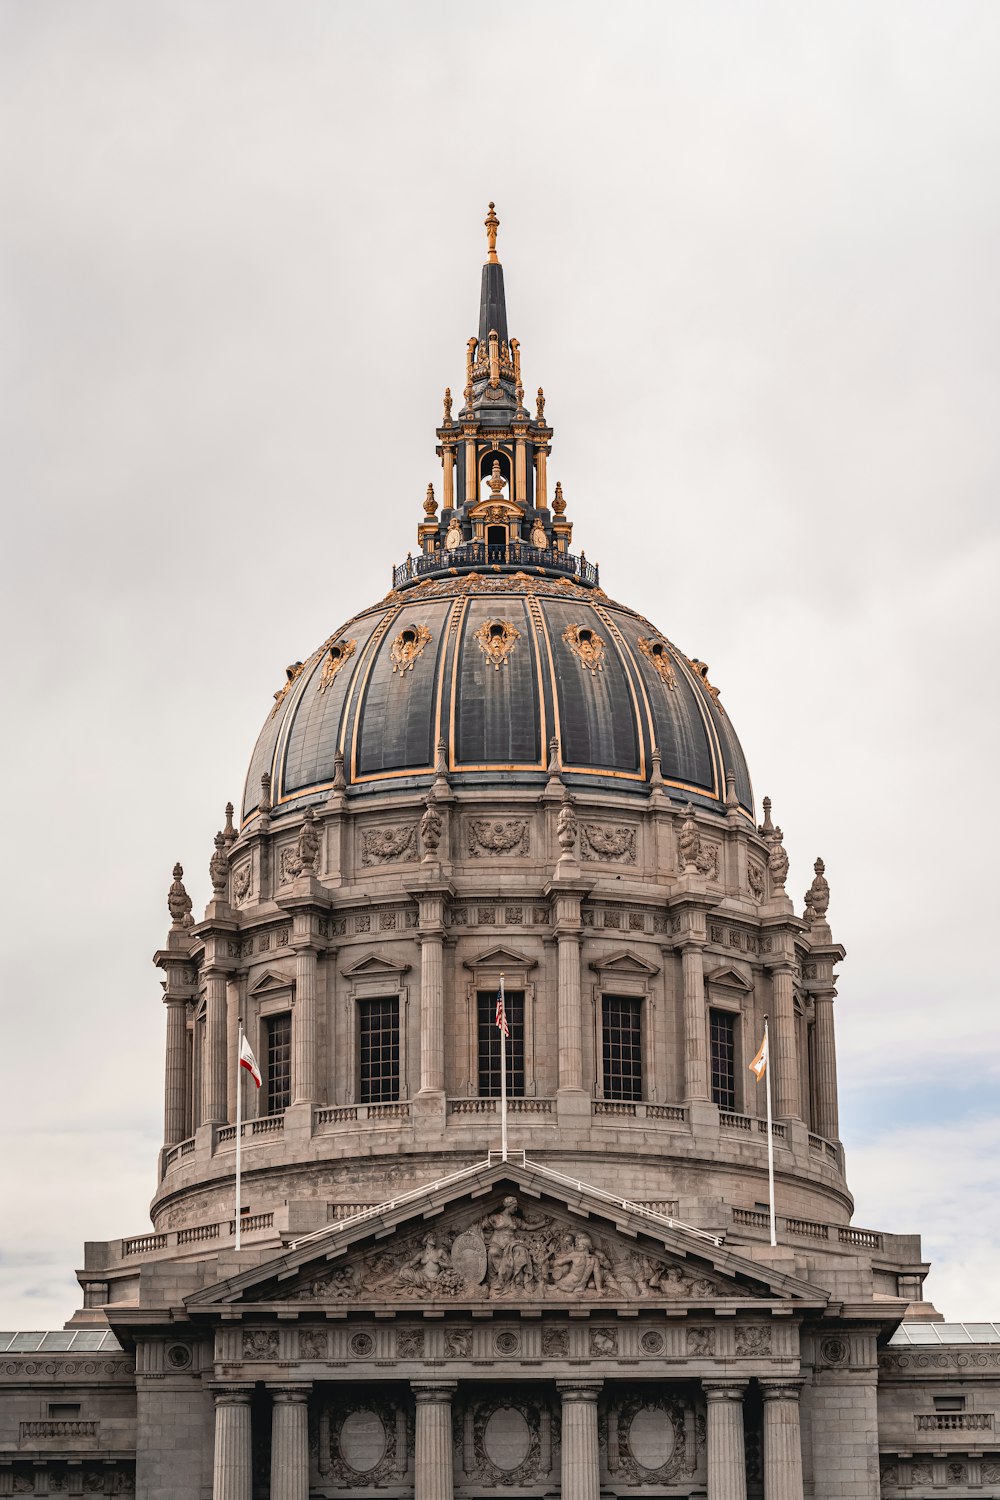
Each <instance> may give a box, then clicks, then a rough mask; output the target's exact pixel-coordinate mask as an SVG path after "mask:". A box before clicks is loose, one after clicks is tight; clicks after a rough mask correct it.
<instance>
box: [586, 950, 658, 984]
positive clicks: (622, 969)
mask: <svg viewBox="0 0 1000 1500" xmlns="http://www.w3.org/2000/svg"><path fill="white" fill-rule="evenodd" d="M590 967H591V968H592V969H594V970H595V971H596V972H597V973H598V974H609V973H610V974H641V975H642V976H643V977H645V978H650V977H652V975H653V974H659V972H660V966H659V964H651V963H647V961H646V960H645V959H644V958H640V957H639V955H638V953H633V952H632V950H631V949H630V948H621V949H619V951H618V952H617V953H609V954H608V955H607V957H606V958H595V959H594V960H593V961H592V963H591V965H590Z"/></svg>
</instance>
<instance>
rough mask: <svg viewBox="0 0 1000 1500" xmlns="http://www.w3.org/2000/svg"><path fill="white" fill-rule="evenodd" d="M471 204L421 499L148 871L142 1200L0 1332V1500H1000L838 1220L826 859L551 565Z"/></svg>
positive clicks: (603, 610) (897, 1304)
mask: <svg viewBox="0 0 1000 1500" xmlns="http://www.w3.org/2000/svg"><path fill="white" fill-rule="evenodd" d="M496 228H497V221H496V218H495V215H494V213H493V210H492V207H491V210H490V216H489V217H488V219H487V230H488V234H489V236H490V239H489V244H490V259H489V260H488V262H487V265H486V267H485V268H484V276H483V298H482V306H481V318H480V330H479V337H478V339H471V340H470V342H469V353H468V359H467V380H466V389H465V393H464V394H465V400H464V404H463V406H462V409H461V411H460V413H459V415H458V418H457V420H453V419H452V401H451V396H450V393H449V394H448V396H447V398H446V403H445V418H444V421H443V423H442V426H441V427H440V428H439V429H438V430H437V439H438V445H439V446H438V452H439V455H440V456H441V460H442V469H443V501H444V503H443V506H442V509H441V513H440V515H438V513H437V501H436V499H435V498H434V496H433V492H432V491H431V492H429V493H428V498H427V500H426V501H425V502H424V514H425V519H424V521H422V522H421V523H420V526H419V528H418V544H419V552H418V554H417V555H416V556H411V557H409V558H408V559H407V562H406V563H405V564H403V565H401V566H400V567H398V568H396V570H395V572H394V588H393V591H392V592H391V593H390V595H389V596H388V597H387V598H386V599H385V600H383V601H381V603H380V604H378V605H376V606H373V607H372V609H370V610H368V611H365V612H363V613H362V614H360V615H357V616H355V617H354V618H353V619H352V620H351V621H350V622H348V624H347V625H346V626H344V627H342V628H341V629H340V630H339V631H335V632H334V634H333V635H332V636H331V637H330V638H329V639H328V640H327V641H325V642H324V643H323V645H322V646H320V647H319V648H318V649H317V651H315V652H314V653H313V654H312V656H311V657H309V658H308V660H307V661H305V662H296V663H294V664H292V665H291V666H290V667H289V668H288V671H287V673H286V680H285V682H284V683H283V684H282V685H281V687H280V688H279V690H278V691H277V692H276V693H275V694H274V703H273V705H271V706H270V707H269V710H268V715H267V719H266V721H265V724H264V727H263V729H262V731H261V735H260V737H259V739H258V742H257V745H256V747H255V750H254V752H253V756H252V758H251V766H250V772H249V775H248V778H247V787H246V792H245V795H244V798H243V803H242V811H241V816H240V817H239V818H238V819H235V818H234V814H233V809H232V808H230V809H228V810H227V820H226V826H225V829H224V830H221V831H220V832H219V833H218V834H217V836H216V838H215V841H214V852H213V853H212V854H211V858H210V863H209V871H210V875H211V881H212V888H213V897H212V900H211V902H210V903H209V906H208V908H207V909H206V911H205V913H204V916H203V918H202V919H201V920H198V921H196V920H195V916H194V913H193V911H192V904H191V901H190V898H189V897H188V895H187V892H186V889H185V886H184V879H183V870H182V869H181V867H180V866H177V867H176V869H175V870H174V874H173V881H172V884H171V885H170V889H169V895H168V910H169V914H170V918H171V925H170V929H169V932H168V934H167V938H166V941H165V944H164V946H163V948H162V950H161V951H160V952H159V953H158V954H157V955H156V963H157V965H158V967H159V970H160V972H161V976H162V980H163V999H164V1005H165V1015H166V1048H165V1075H164V1137H163V1148H162V1152H161V1154H160V1160H159V1163H158V1174H157V1185H156V1191H155V1194H154V1197H153V1202H152V1209H151V1212H152V1228H151V1229H150V1230H147V1231H144V1232H143V1233H141V1234H138V1235H135V1236H132V1237H127V1238H124V1239H120V1240H113V1241H109V1242H102V1243H98V1244H88V1245H87V1247H86V1251H85V1259H84V1266H83V1269H82V1270H81V1271H80V1272H79V1279H80V1283H81V1286H82V1289H83V1306H82V1307H81V1309H80V1310H79V1311H78V1312H77V1314H76V1315H75V1316H74V1318H73V1320H72V1322H71V1324H70V1325H69V1327H70V1329H71V1330H78V1331H79V1333H80V1334H81V1335H83V1334H85V1335H87V1338H88V1339H89V1340H90V1345H89V1348H82V1349H78V1348H77V1347H76V1344H75V1337H74V1336H73V1335H72V1334H70V1335H65V1336H64V1341H65V1342H67V1343H69V1347H68V1348H63V1349H62V1350H61V1351H59V1352H56V1351H54V1350H52V1351H50V1350H49V1348H48V1346H47V1345H42V1346H40V1347H39V1348H37V1349H31V1348H26V1347H21V1348H18V1347H17V1346H16V1344H15V1345H13V1346H12V1347H10V1348H9V1349H8V1350H7V1351H6V1352H3V1353H0V1388H2V1392H3V1395H2V1400H0V1495H4V1494H42V1495H44V1494H50V1493H59V1492H66V1493H69V1494H89V1493H104V1494H133V1493H134V1494H135V1495H137V1496H139V1497H141V1500H172V1497H177V1496H190V1497H201V1500H258V1497H265V1496H271V1497H275V1500H307V1497H321V1496H323V1497H326V1496H330V1497H332V1496H345V1497H359V1496H364V1495H370V1494H380V1495H384V1496H386V1497H390V1500H395V1497H400V1500H401V1497H410V1496H413V1497H416V1500H452V1497H468V1500H475V1497H479V1500H481V1497H483V1496H484V1495H492V1494H502V1495H506V1496H511V1497H528V1496H533V1497H541V1496H557V1495H562V1496H564V1497H572V1500H598V1497H610V1496H631V1495H635V1496H648V1497H649V1500H662V1497H665V1496H677V1497H680V1496H684V1497H688V1500H696V1497H698V1500H804V1497H806V1496H809V1497H814V1500H875V1497H877V1496H879V1495H880V1494H882V1495H885V1496H888V1497H896V1496H899V1497H904V1496H905V1497H912V1500H923V1497H929V1496H930V1495H932V1494H934V1495H937V1494H939V1493H946V1494H947V1493H953V1494H954V1495H955V1496H956V1500H957V1497H958V1496H962V1495H967V1494H973V1493H975V1494H977V1495H983V1496H990V1495H992V1496H995V1497H1000V1437H998V1435H997V1433H996V1430H995V1421H996V1413H997V1408H998V1401H1000V1341H995V1342H993V1343H992V1344H991V1343H990V1342H983V1341H980V1342H978V1343H976V1344H971V1343H970V1344H968V1345H967V1346H965V1345H962V1344H960V1343H958V1342H954V1343H948V1342H942V1341H941V1340H940V1339H938V1338H937V1337H936V1335H935V1336H934V1338H935V1342H934V1345H933V1347H931V1346H930V1345H929V1344H928V1345H927V1346H926V1347H925V1346H923V1345H915V1344H911V1343H910V1342H905V1343H904V1342H900V1338H901V1335H900V1334H899V1333H898V1332H897V1330H899V1329H900V1328H901V1327H902V1328H903V1329H904V1330H905V1329H908V1328H909V1329H913V1328H923V1329H924V1330H927V1329H930V1328H932V1324H933V1320H934V1319H936V1318H937V1314H936V1313H935V1312H934V1309H933V1308H932V1307H930V1306H929V1305H928V1304H926V1303H924V1301H923V1294H922V1283H923V1280H924V1277H925V1275H926V1272H927V1269H928V1267H927V1265H926V1264H925V1263H924V1262H923V1260H922V1257H921V1251H920V1243H919V1240H918V1239H917V1238H916V1237H915V1236H897V1235H890V1234H886V1233H883V1232H881V1231H879V1230H872V1229H866V1228H862V1227H859V1226H857V1225H854V1224H853V1223H852V1210H853V1202H852V1199H851V1195H850V1192H849V1189H848V1185H847V1178H846V1163H845V1159H844V1152H843V1147H842V1145H841V1143H840V1140H839V1126H838V1113H837V1072H836V1046H835V1036H834V1010H835V997H836V986H837V974H836V972H835V971H836V967H837V965H838V964H839V963H840V962H841V961H842V959H843V958H844V949H843V947H842V946H841V945H840V944H839V943H838V942H837V941H836V940H835V938H834V935H833V932H832V929H831V927H830V925H829V908H830V905H831V895H830V886H829V884H828V881H827V877H826V873H825V869H824V866H823V863H822V861H821V860H817V862H816V867H815V878H814V880H813V882H812V884H811V885H810V888H809V890H808V892H806V896H805V900H804V909H803V912H802V914H801V915H800V914H799V913H798V911H797V910H796V907H795V906H794V905H793V902H792V900H791V898H790V897H789V895H788V894H787V893H786V890H785V881H786V876H787V870H788V861H787V857H786V855H785V852H784V847H783V842H782V834H781V830H780V828H778V827H777V826H776V825H775V824H774V823H773V822H772V819H771V805H770V802H769V801H768V800H767V799H765V801H764V805H763V818H762V821H760V822H759V823H758V821H757V819H756V816H755V813H754V806H753V799H752V794H751V792H750V784H749V777H748V775H747V772H746V765H745V761H744V758H743V755H742V751H741V749H740V747H739V742H738V740H737V738H736V735H735V731H734V730H733V727H732V724H731V723H730V721H729V718H728V716H727V714H726V711H725V709H724V707H723V705H722V702H721V699H720V693H719V690H718V689H717V688H716V687H715V686H714V684H713V683H712V682H711V681H710V677H709V668H708V667H707V666H706V664H705V663H703V662H699V661H697V660H696V659H693V658H688V657H686V656H685V655H684V654H683V653H682V652H681V651H680V650H679V649H678V648H677V647H675V646H674V645H672V643H671V642H670V641H669V640H668V639H667V638H666V637H665V636H663V635H662V634H661V633H660V631H659V630H658V629H657V628H656V627H655V626H654V625H652V624H651V623H650V622H649V621H646V620H644V619H642V618H641V617H640V616H638V615H636V614H635V612H634V611H632V610H630V609H628V608H626V607H624V606H622V605H619V604H616V603H615V602H614V601H612V600H610V599H609V598H608V596H607V595H606V594H605V593H604V592H603V590H602V589H601V588H600V586H599V578H598V574H597V570H596V568H595V567H594V566H593V564H591V563H587V562H586V559H585V558H584V556H583V554H582V553H581V554H580V556H579V557H576V556H574V555H573V554H572V553H570V551H569V543H570V539H571V534H572V527H571V524H570V523H569V521H568V520H567V519H566V501H565V499H564V497H563V496H562V492H561V489H560V488H559V487H558V486H557V487H556V490H555V493H554V495H553V496H552V498H551V501H550V499H549V494H548V485H547V477H546V462H547V457H548V455H549V452H550V445H551V438H552V429H551V427H549V426H548V425H547V423H546V420H545V403H544V397H542V396H541V393H539V401H538V404H537V410H536V415H535V417H534V418H532V417H531V416H530V415H529V413H528V411H527V410H526V409H525V407H524V405H523V401H524V390H523V386H522V383H521V364H520V358H521V355H520V346H519V345H518V343H517V341H516V340H514V339H510V338H509V337H508V334H507V324H506V307H505V298H504V286H503V275H502V269H501V267H500V265H499V262H498V260H497V259H496V256H495V241H496ZM487 491H488V493H487ZM237 825H238V826H237ZM501 986H502V987H503V993H504V1002H505V1007H507V1008H508V1018H509V1020H510V1021H511V1025H512V1036H511V1039H510V1043H509V1068H510V1073H509V1081H510V1097H509V1099H508V1101H507V1108H506V1111H505V1110H504V1109H503V1105H502V1101H501V1099H500V1098H499V1097H498V1089H499V1085H498V1081H497V1080H498V1076H499V1075H498V1073H497V1072H496V1068H497V1067H498V1062H497V1059H498V1057H499V1050H498V1047H499V1044H498V1042H497V1033H496V1028H495V1026H494V1024H493V1022H494V1009H495V1003H496V996H497V994H498V992H499V991H500V990H501ZM765 1018H767V1019H768V1022H769V1027H770V1031H769V1049H770V1050H769V1062H768V1071H769V1074H770V1079H769V1081H770V1085H771V1088H772V1091H773V1106H774V1109H773V1123H772V1126H771V1130H770V1135H769V1132H768V1125H767V1111H766V1106H765V1098H766V1094H765V1085H764V1084H761V1083H758V1082H756V1081H755V1078H754V1075H753V1074H752V1073H751V1072H750V1070H749V1064H750V1061H751V1059H753V1058H754V1056H755V1054H756V1053H757V1051H758V1048H759V1046H760V1043H761V1039H762V1037H763V1035H764V1025H765ZM241 1025H242V1026H243V1027H244V1028H245V1031H246V1035H247V1038H248V1040H249V1043H250V1046H251V1049H252V1051H253V1052H254V1053H255V1055H256V1058H257V1059H258V1060H259V1062H260V1066H261V1071H262V1074H263V1087H262V1088H261V1090H260V1092H259V1093H258V1092H257V1091H256V1090H255V1089H254V1087H253V1086H252V1084H251V1083H250V1082H249V1081H248V1079H247V1077H246V1075H245V1073H243V1072H241V1071H240V1070H239V1069H238V1068H237V1067H236V1066H235V1059H236V1056H237V1045H238V1037H239V1028H240V1026H241ZM506 1066H507V1063H506V1062H505V1067H506ZM241 1080H242V1081H241ZM240 1089H242V1090H243V1093H242V1094H239V1093H238V1090H240ZM504 1126H506V1130H504ZM504 1140H506V1143H507V1150H506V1154H504V1152H503V1150H502V1142H503V1141H504ZM237 1144H239V1149H240V1162H241V1191H240V1198H239V1204H238V1205H237V1202H236V1198H235V1186H234V1173H235V1166H236V1153H237ZM769 1145H770V1147H771V1148H772V1151H773V1163H774V1175H775V1186H776V1209H777V1212H776V1225H775V1227H776V1231H777V1233H776V1238H777V1244H776V1245H772V1244H771V1223H770V1215H769V1209H768V1154H769V1152H768V1148H769ZM237 1222H238V1225H239V1235H238V1236H237V1233H236V1230H237ZM237 1241H239V1243H237ZM109 1328H110V1330H111V1331H112V1333H113V1336H114V1337H113V1339H111V1338H109V1339H108V1341H107V1342H105V1343H104V1345H103V1346H102V1347H100V1348H98V1347H95V1344H94V1340H95V1338H96V1337H97V1335H98V1334H99V1333H100V1337H101V1338H104V1334H105V1332H106V1330H108V1329H109ZM959 1336H960V1335H959V1334H958V1333H957V1332H956V1334H955V1338H956V1340H957V1339H958V1338H959ZM963 1336H964V1335H963ZM29 1342H30V1341H29ZM86 1342H87V1339H85V1340H84V1343H86ZM98 1342H100V1339H98Z"/></svg>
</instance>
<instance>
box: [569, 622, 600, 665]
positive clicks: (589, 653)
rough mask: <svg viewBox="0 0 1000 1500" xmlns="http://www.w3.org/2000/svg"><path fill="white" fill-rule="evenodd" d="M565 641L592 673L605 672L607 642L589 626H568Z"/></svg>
mask: <svg viewBox="0 0 1000 1500" xmlns="http://www.w3.org/2000/svg"><path fill="white" fill-rule="evenodd" d="M563 640H564V641H565V642H566V644H567V646H568V647H569V649H570V650H571V651H572V652H573V654H574V656H577V657H578V658H579V659H580V661H581V662H582V663H583V665H584V666H585V667H586V668H587V670H588V671H590V672H603V671H604V648H605V642H604V640H603V639H602V638H601V636H599V635H598V634H597V631H596V630H591V628H590V626H589V625H567V627H566V629H565V630H564V631H563Z"/></svg>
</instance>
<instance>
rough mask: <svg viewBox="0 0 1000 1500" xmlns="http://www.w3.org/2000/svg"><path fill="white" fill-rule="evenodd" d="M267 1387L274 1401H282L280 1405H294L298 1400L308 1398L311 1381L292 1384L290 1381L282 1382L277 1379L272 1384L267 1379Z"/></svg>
mask: <svg viewBox="0 0 1000 1500" xmlns="http://www.w3.org/2000/svg"><path fill="white" fill-rule="evenodd" d="M267 1389H268V1390H269V1391H270V1392H271V1396H272V1399H273V1400H274V1401H275V1402H276V1403H277V1402H280V1403H282V1405H287V1406H295V1405H298V1404H299V1403H300V1402H305V1401H308V1400H309V1395H310V1393H311V1391H312V1381H311V1380H309V1381H305V1382H302V1383H297V1384H294V1385H293V1384H291V1383H289V1384H284V1383H281V1382H278V1381H275V1382H274V1384H272V1383H271V1382H270V1381H268V1382H267Z"/></svg>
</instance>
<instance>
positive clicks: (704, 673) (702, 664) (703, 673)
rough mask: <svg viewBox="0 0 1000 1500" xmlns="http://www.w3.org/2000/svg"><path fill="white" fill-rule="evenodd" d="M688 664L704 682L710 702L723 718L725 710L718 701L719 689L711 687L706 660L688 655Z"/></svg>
mask: <svg viewBox="0 0 1000 1500" xmlns="http://www.w3.org/2000/svg"><path fill="white" fill-rule="evenodd" d="M688 665H689V666H690V667H691V668H692V669H693V670H694V671H695V672H696V673H697V674H698V676H699V677H700V678H701V680H702V682H703V683H704V684H705V688H706V690H707V692H708V693H709V695H710V697H711V699H712V702H713V703H714V704H715V706H716V708H717V709H718V710H719V713H720V714H722V716H723V718H725V715H726V710H725V709H724V708H723V706H722V704H721V703H720V702H719V689H718V688H717V687H713V686H712V684H711V683H710V682H709V680H708V662H707V661H699V660H698V658H697V657H696V656H689V657H688Z"/></svg>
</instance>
